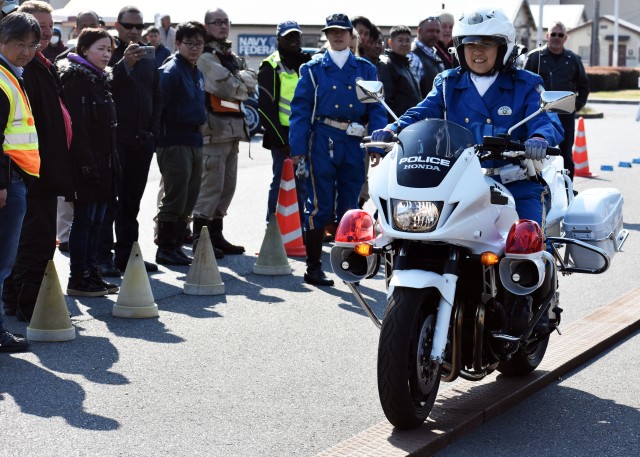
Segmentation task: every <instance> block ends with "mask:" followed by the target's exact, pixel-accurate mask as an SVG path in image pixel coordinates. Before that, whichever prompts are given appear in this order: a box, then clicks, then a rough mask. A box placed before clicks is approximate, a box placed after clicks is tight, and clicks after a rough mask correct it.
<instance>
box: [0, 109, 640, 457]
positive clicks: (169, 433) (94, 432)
mask: <svg viewBox="0 0 640 457" xmlns="http://www.w3.org/2000/svg"><path fill="white" fill-rule="evenodd" d="M598 108H599V109H601V110H602V111H603V113H604V115H605V116H604V118H603V119H594V120H586V121H585V126H586V137H587V147H588V153H589V162H590V167H591V171H593V172H595V173H597V174H598V175H599V176H598V177H597V178H595V179H585V178H577V179H576V188H577V189H578V190H582V189H585V188H588V187H616V188H619V189H620V190H621V191H622V192H623V194H624V196H625V209H624V213H625V227H626V228H627V229H629V230H630V232H631V235H630V236H629V239H628V241H627V243H626V245H625V249H624V251H625V252H623V253H619V254H617V255H616V257H615V258H614V260H613V263H612V266H611V268H610V270H609V271H608V272H606V273H605V274H603V275H599V276H586V275H572V276H570V277H563V278H561V280H560V281H561V288H560V293H561V306H562V307H563V308H564V310H565V312H564V314H563V319H564V320H565V322H566V323H569V322H572V321H575V320H577V319H580V318H582V317H584V316H586V315H587V314H589V313H590V312H592V311H593V310H595V309H597V308H599V307H601V306H604V305H606V304H607V303H610V302H611V301H613V300H614V299H615V298H617V297H619V296H621V295H623V294H624V293H626V292H628V291H630V290H632V289H634V288H636V287H638V285H639V281H638V277H639V273H638V271H639V270H640V268H639V267H640V263H639V262H638V260H637V253H638V252H640V236H639V235H638V230H639V229H640V201H639V195H638V191H637V189H638V185H637V183H638V182H639V181H640V164H637V165H635V164H634V166H633V167H632V168H623V167H619V166H618V164H619V162H621V161H628V162H631V161H632V160H633V159H634V158H640V128H639V127H640V124H638V123H637V122H635V121H634V119H633V118H634V116H635V111H636V107H635V106H631V105H627V106H624V105H600V106H598ZM248 146H249V145H248V144H246V143H243V144H242V146H241V152H240V169H239V180H238V190H237V193H236V196H235V198H234V200H233V203H232V205H231V208H230V211H229V215H228V216H227V218H226V219H225V235H226V236H227V238H228V239H229V240H230V241H231V242H233V243H240V244H244V245H245V246H246V248H247V252H246V254H245V255H242V256H227V257H225V258H224V259H222V260H220V261H219V262H218V266H219V270H220V273H221V276H222V280H223V281H224V284H225V289H226V293H225V294H224V295H218V296H211V297H198V296H190V295H185V294H183V293H182V287H183V284H184V280H185V278H186V273H187V271H188V268H187V267H177V268H171V269H168V268H165V267H161V268H160V271H159V272H158V273H156V274H151V275H149V279H150V284H151V289H152V291H153V295H154V299H155V302H156V303H157V305H158V308H159V309H160V316H159V318H153V319H123V318H116V317H113V316H112V314H111V309H112V306H113V303H114V301H115V299H116V297H115V296H110V297H109V298H82V299H78V300H76V299H72V298H69V297H67V304H68V306H69V309H70V310H71V312H72V314H73V319H72V320H73V323H74V325H75V327H76V329H77V338H76V339H75V340H74V341H70V342H65V343H34V344H33V352H31V353H26V354H18V355H7V354H2V355H0V418H1V420H0V456H14V455H15V456H25V455H32V456H36V455H37V456H59V455H77V456H148V455H154V456H165V455H167V456H168V455H172V456H173V455H203V456H205V455H206V456H221V457H227V456H230V457H233V456H243V457H246V456H260V457H270V456H274V457H275V456H312V455H315V454H317V453H319V452H321V451H323V450H325V449H327V448H329V447H331V446H334V445H336V444H337V443H340V442H341V441H343V440H345V439H347V438H349V437H350V436H353V435H355V434H358V433H360V432H362V431H364V430H367V429H369V428H370V427H373V426H375V425H376V424H378V423H380V422H382V421H384V420H385V419H384V415H383V413H382V410H381V408H380V406H379V402H378V395H377V389H376V352H377V337H378V330H377V329H376V328H375V327H374V326H373V324H372V323H371V322H370V320H369V318H368V317H366V315H365V314H364V313H363V312H362V310H361V309H360V308H359V307H358V306H357V305H356V304H355V302H354V301H353V300H352V298H351V295H350V293H349V291H348V289H347V288H346V286H344V285H343V284H338V285H337V286H336V287H335V288H331V289H318V288H315V287H311V286H308V285H306V284H304V283H303V281H302V274H303V272H304V262H303V259H302V258H292V259H290V263H291V266H292V269H293V274H292V275H286V276H260V275H255V274H254V273H253V265H254V263H255V261H256V254H257V252H258V251H259V250H260V246H261V244H262V242H263V239H264V234H265V227H266V220H265V219H266V200H267V191H268V186H269V182H270V179H271V158H270V154H269V152H268V151H265V150H263V149H262V148H261V147H260V137H256V138H254V141H253V142H252V144H251V147H250V150H249V147H248ZM608 164H610V165H613V168H614V171H610V172H604V171H603V172H600V171H599V170H600V166H601V165H608ZM159 178H160V176H159V173H158V171H157V167H156V166H155V164H154V166H153V169H152V172H151V175H150V178H149V183H148V185H147V190H146V193H145V196H144V203H143V208H142V212H141V215H140V218H139V221H140V226H141V228H140V230H141V239H140V244H141V247H142V252H143V256H144V258H145V259H147V260H151V261H153V260H154V259H153V257H154V254H155V247H154V245H153V221H152V218H153V216H154V213H155V201H156V195H157V187H158V182H159ZM328 251H329V246H328V245H327V246H325V266H326V267H327V268H328V255H327V254H328ZM55 264H56V268H57V272H58V276H59V278H60V282H61V284H62V287H63V289H64V288H65V287H66V281H67V277H68V258H67V257H66V256H64V255H62V254H61V253H59V252H58V253H56V257H55ZM362 288H363V290H364V294H365V296H367V297H369V298H370V299H371V301H372V302H373V303H374V309H375V311H376V312H377V313H378V315H381V314H382V312H383V310H384V306H385V294H384V288H383V281H382V279H381V277H380V276H378V277H377V278H375V279H373V280H370V281H364V282H363V284H362ZM5 320H6V322H5V323H6V326H7V327H8V328H9V329H10V330H12V331H16V332H23V333H24V332H25V327H26V326H25V325H24V324H22V323H18V322H16V321H15V319H14V318H12V317H6V319H5ZM638 351H640V335H638V334H637V333H636V334H635V335H633V336H631V337H629V338H628V339H627V340H626V341H624V342H623V343H621V344H619V345H617V346H616V347H615V348H613V349H611V350H610V351H608V352H607V353H605V354H603V355H602V356H601V357H599V358H598V359H596V360H593V361H592V362H590V363H589V364H587V365H586V366H583V367H580V368H579V369H577V370H575V371H574V372H572V373H571V374H570V375H569V376H566V377H565V378H563V379H562V380H558V381H557V382H556V383H554V384H552V385H551V386H550V387H547V388H545V389H544V390H542V391H540V392H539V393H537V394H535V395H533V396H532V397H531V398H529V399H528V400H527V401H525V402H523V403H521V404H520V405H517V406H516V407H514V408H513V409H512V410H510V411H508V412H507V413H505V414H504V415H502V416H500V417H498V418H497V419H495V420H493V421H491V422H489V423H487V424H485V425H483V426H482V427H480V428H478V429H477V430H475V431H473V432H472V433H471V434H469V435H467V436H466V437H465V438H463V439H462V440H460V441H459V442H458V443H456V444H454V445H452V446H450V447H449V448H447V449H445V450H444V451H442V452H441V455H471V454H473V455H481V456H482V455H496V454H497V455H522V454H524V453H535V454H537V455H548V456H555V455H617V456H619V455H623V456H626V455H636V454H637V449H640V436H639V434H640V432H639V429H640V426H639V425H638V424H640V420H639V419H640V417H639V414H638V410H639V408H640V386H639V385H638V384H637V382H636V379H637V377H638V375H639V374H640V366H639V364H640V362H639V361H638V357H637V354H638ZM447 388H451V386H447V385H444V384H443V385H442V387H441V389H447ZM633 451H635V452H633Z"/></svg>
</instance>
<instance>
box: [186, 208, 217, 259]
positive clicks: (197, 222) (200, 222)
mask: <svg viewBox="0 0 640 457" xmlns="http://www.w3.org/2000/svg"><path fill="white" fill-rule="evenodd" d="M208 223H209V221H208V220H207V219H205V218H201V217H195V216H194V217H193V252H194V254H195V252H196V248H197V247H198V242H199V241H200V232H201V231H202V227H204V226H207V228H208ZM211 244H212V245H213V239H212V240H211ZM213 255H215V256H216V259H222V258H224V252H222V249H218V248H217V247H215V246H213Z"/></svg>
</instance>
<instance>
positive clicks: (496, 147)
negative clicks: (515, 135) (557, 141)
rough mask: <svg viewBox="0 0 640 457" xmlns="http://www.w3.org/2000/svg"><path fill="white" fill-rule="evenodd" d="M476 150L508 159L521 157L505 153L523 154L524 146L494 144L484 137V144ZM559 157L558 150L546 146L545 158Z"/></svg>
mask: <svg viewBox="0 0 640 457" xmlns="http://www.w3.org/2000/svg"><path fill="white" fill-rule="evenodd" d="M487 140H488V141H487ZM478 148H479V149H480V150H485V151H489V152H492V153H498V154H502V155H504V156H510V157H520V156H522V154H505V153H506V152H508V151H514V152H515V151H518V152H524V150H525V147H524V144H522V143H519V142H516V141H508V142H501V143H496V142H493V141H491V140H490V139H487V137H485V143H484V144H482V145H479V146H478ZM559 155H561V151H560V148H557V147H552V146H547V156H559Z"/></svg>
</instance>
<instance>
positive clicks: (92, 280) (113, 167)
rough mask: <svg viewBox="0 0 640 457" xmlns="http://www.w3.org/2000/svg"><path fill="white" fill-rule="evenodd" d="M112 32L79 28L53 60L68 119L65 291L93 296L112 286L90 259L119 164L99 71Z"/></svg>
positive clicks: (111, 109) (111, 110) (105, 82)
mask: <svg viewBox="0 0 640 457" xmlns="http://www.w3.org/2000/svg"><path fill="white" fill-rule="evenodd" d="M113 45H114V43H113V38H112V37H111V35H109V34H108V33H107V32H106V31H104V30H102V29H84V30H83V31H82V32H81V33H80V36H79V37H78V44H77V46H76V50H77V54H76V53H69V54H68V57H67V59H66V60H63V61H60V62H59V63H58V66H59V70H60V79H61V80H62V85H63V92H64V95H65V97H66V101H67V108H68V110H69V114H70V115H71V121H72V123H73V139H72V141H71V161H72V167H73V174H74V184H75V195H74V216H73V223H72V225H71V233H70V235H69V257H70V260H71V265H70V266H71V275H70V278H69V285H68V286H67V294H68V295H75V296H86V297H97V296H102V295H106V294H107V293H115V292H117V290H118V288H117V286H116V285H114V284H109V283H106V282H105V281H104V280H103V279H102V277H101V276H100V273H99V270H98V265H97V262H96V254H97V248H98V236H99V233H100V225H101V224H102V220H103V219H104V214H105V210H106V208H107V204H108V203H109V202H112V201H114V200H115V198H116V176H117V174H118V173H119V165H118V160H117V155H116V147H115V144H116V143H115V129H116V125H117V123H116V114H115V113H116V111H115V106H114V102H113V99H112V97H111V93H110V91H109V79H110V74H109V73H108V72H107V71H105V69H106V67H107V64H108V63H109V59H110V58H111V53H112V51H113Z"/></svg>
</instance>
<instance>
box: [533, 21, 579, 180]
mask: <svg viewBox="0 0 640 457" xmlns="http://www.w3.org/2000/svg"><path fill="white" fill-rule="evenodd" d="M547 40H548V42H547V45H546V46H543V47H541V48H538V49H534V50H533V51H531V52H530V53H529V54H528V55H527V61H526V63H525V66H524V68H525V70H529V71H532V72H534V73H537V74H539V75H540V76H541V77H542V79H543V80H544V89H545V90H570V91H572V92H576V93H577V94H578V96H577V97H576V111H580V110H581V109H582V107H583V106H584V105H585V104H586V103H587V97H588V96H589V80H588V79H587V74H586V72H585V71H584V65H582V60H580V56H579V55H577V54H576V53H574V52H571V51H569V50H568V49H565V47H564V43H565V41H567V29H566V27H565V26H564V24H563V23H562V22H559V21H556V22H553V23H552V24H551V27H549V31H548V32H547ZM558 117H559V118H560V122H561V123H562V128H563V129H564V140H563V141H562V143H560V150H561V151H562V158H563V159H564V166H565V168H566V169H567V170H569V176H571V179H573V174H574V169H575V165H574V163H573V152H572V149H573V141H574V136H575V128H576V121H575V117H576V115H575V112H573V113H567V114H564V113H562V114H558Z"/></svg>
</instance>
